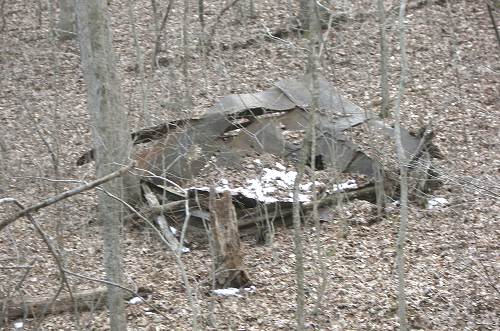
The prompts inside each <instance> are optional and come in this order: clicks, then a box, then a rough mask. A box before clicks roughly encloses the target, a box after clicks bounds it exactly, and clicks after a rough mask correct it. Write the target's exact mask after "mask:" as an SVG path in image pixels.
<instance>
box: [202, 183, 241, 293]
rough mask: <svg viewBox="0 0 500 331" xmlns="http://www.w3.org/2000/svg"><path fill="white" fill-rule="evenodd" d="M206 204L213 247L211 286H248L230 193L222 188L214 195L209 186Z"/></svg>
mask: <svg viewBox="0 0 500 331" xmlns="http://www.w3.org/2000/svg"><path fill="white" fill-rule="evenodd" d="M209 204H210V231H211V235H212V238H213V246H214V251H215V252H214V254H215V256H214V259H215V275H214V277H215V286H216V287H217V288H228V287H236V288H240V287H244V286H249V285H250V279H249V277H248V275H247V273H246V271H245V270H243V268H242V261H243V258H242V254H241V251H240V234H239V230H238V220H237V219H236V210H235V209H234V206H233V201H232V199H231V194H230V193H229V192H228V191H226V192H224V193H223V194H222V197H220V198H218V197H216V194H215V192H214V190H213V188H212V189H211V192H210V203H209Z"/></svg>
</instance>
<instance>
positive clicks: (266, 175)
mask: <svg viewBox="0 0 500 331" xmlns="http://www.w3.org/2000/svg"><path fill="white" fill-rule="evenodd" d="M254 162H255V163H258V164H261V161H260V160H259V159H255V160H254ZM262 172H263V174H262V176H261V177H260V178H249V179H247V180H246V185H244V186H240V187H229V181H228V180H227V179H225V178H222V179H221V180H220V182H221V184H222V186H218V187H216V188H215V192H216V193H222V192H224V191H229V192H230V193H231V194H232V195H236V194H241V195H243V196H245V197H248V198H250V199H254V200H257V201H260V202H263V203H273V202H278V201H293V184H294V181H295V178H296V177H297V172H296V171H286V167H285V166H284V165H282V164H281V163H279V162H276V168H263V169H262ZM315 184H316V186H321V185H323V183H321V182H318V181H317V182H316V183H315ZM312 186H313V185H312V183H306V184H301V185H300V186H299V187H300V192H299V201H300V202H303V203H308V202H311V189H312ZM357 187H358V185H357V184H356V181H355V180H354V179H350V180H348V181H347V182H345V183H341V184H338V185H335V186H334V187H333V192H339V191H340V192H341V191H344V190H346V189H355V188H357ZM189 189H198V190H204V191H209V188H208V187H190V188H189ZM278 190H280V191H281V192H284V196H283V194H282V195H281V197H280V196H279V195H278V194H276V191H278Z"/></svg>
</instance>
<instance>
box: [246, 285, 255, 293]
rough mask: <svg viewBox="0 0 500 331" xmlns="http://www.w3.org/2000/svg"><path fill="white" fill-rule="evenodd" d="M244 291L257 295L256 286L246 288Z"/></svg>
mask: <svg viewBox="0 0 500 331" xmlns="http://www.w3.org/2000/svg"><path fill="white" fill-rule="evenodd" d="M243 290H244V291H245V292H248V293H255V291H256V290H257V288H256V287H255V286H254V285H252V286H250V287H245V288H244V289H243Z"/></svg>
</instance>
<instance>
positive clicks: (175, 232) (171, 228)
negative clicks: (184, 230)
mask: <svg viewBox="0 0 500 331" xmlns="http://www.w3.org/2000/svg"><path fill="white" fill-rule="evenodd" d="M170 232H172V234H173V235H174V236H175V235H176V234H177V229H176V228H174V227H173V226H171V227H170Z"/></svg>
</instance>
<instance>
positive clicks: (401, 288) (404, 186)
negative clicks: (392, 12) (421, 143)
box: [394, 0, 408, 331]
mask: <svg viewBox="0 0 500 331" xmlns="http://www.w3.org/2000/svg"><path fill="white" fill-rule="evenodd" d="M405 13H406V0H401V3H400V8H399V34H400V36H399V38H400V39H399V47H400V50H401V60H400V61H401V75H400V79H399V93H398V98H397V101H396V108H395V110H394V130H395V135H394V137H395V139H396V149H397V155H398V161H399V169H400V203H401V210H400V218H399V231H398V239H397V243H396V268H397V270H396V271H397V275H398V319H399V329H400V330H402V331H406V330H408V324H407V320H406V293H405V271H404V269H405V251H404V249H405V241H406V232H407V226H408V168H407V163H408V160H407V157H406V155H405V151H404V149H403V143H402V141H401V99H402V98H403V94H404V88H405V80H406V76H407V64H406V27H405Z"/></svg>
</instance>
